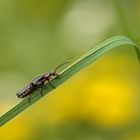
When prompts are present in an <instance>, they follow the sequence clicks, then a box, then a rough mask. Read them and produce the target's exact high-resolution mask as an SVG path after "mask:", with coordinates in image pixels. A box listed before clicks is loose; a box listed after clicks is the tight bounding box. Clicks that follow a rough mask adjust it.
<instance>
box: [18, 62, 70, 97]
mask: <svg viewBox="0 0 140 140" xmlns="http://www.w3.org/2000/svg"><path fill="white" fill-rule="evenodd" d="M66 63H69V62H65V63H63V64H60V65H59V66H58V67H56V68H55V70H51V71H49V72H46V73H44V74H40V75H38V76H37V77H35V78H34V79H32V80H31V81H30V82H28V83H27V84H26V85H25V86H24V87H23V88H21V89H20V90H19V91H18V92H17V93H16V95H17V97H18V98H24V97H27V96H28V97H30V96H31V94H32V93H33V91H34V90H36V89H37V88H41V91H42V86H43V85H44V84H45V82H46V81H48V83H49V84H50V86H51V87H52V88H55V87H54V86H53V85H52V84H51V83H50V79H51V78H52V77H53V76H58V73H57V72H56V70H57V69H58V68H59V67H61V66H63V65H64V64H66ZM41 95H42V92H41Z"/></svg>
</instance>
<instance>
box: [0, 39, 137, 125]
mask: <svg viewBox="0 0 140 140" xmlns="http://www.w3.org/2000/svg"><path fill="white" fill-rule="evenodd" d="M120 45H121V46H122V45H130V46H134V47H135V48H136V51H137V52H136V53H137V55H138V59H139V61H140V48H139V47H138V46H137V45H136V44H135V43H133V42H132V41H131V40H130V39H129V38H127V37H125V36H116V37H112V38H110V39H108V40H106V41H104V42H103V43H101V44H99V45H97V46H96V47H94V48H93V49H91V50H90V51H89V52H87V53H86V54H84V55H83V56H82V57H81V58H79V59H78V60H77V61H76V62H74V63H73V64H72V65H70V66H69V67H68V68H66V69H65V70H64V71H62V72H61V73H60V76H59V77H56V78H54V79H53V80H52V81H51V83H52V84H53V85H55V86H58V85H60V84H62V83H63V82H64V81H65V80H67V79H68V78H70V77H71V76H72V75H74V74H75V73H76V72H78V71H79V70H80V69H82V68H84V67H86V66H87V65H89V64H91V63H92V62H93V61H95V60H96V59H97V58H99V57H100V56H102V55H103V54H104V53H106V52H108V51H109V50H111V49H113V48H115V47H117V46H120ZM51 90H53V89H52V88H51V87H50V86H49V84H48V83H46V84H45V85H44V87H43V93H44V95H46V94H48V93H49V92H50V91H51ZM39 92H40V90H36V91H34V93H33V95H32V97H31V100H30V103H29V100H28V99H27V98H25V99H24V100H22V101H21V102H20V103H18V104H17V105H15V106H14V107H12V108H11V109H10V110H9V111H7V112H6V113H4V114H2V115H1V116H0V126H2V125H4V124H5V123H7V122H8V121H9V120H11V119H12V118H13V117H15V116H16V115H18V114H19V113H21V112H22V111H24V110H25V109H26V108H28V107H29V106H31V105H32V104H33V103H35V102H36V101H38V100H39V99H40V98H42V97H41V96H40V94H39Z"/></svg>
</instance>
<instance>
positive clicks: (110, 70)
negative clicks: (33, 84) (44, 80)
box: [0, 0, 140, 140]
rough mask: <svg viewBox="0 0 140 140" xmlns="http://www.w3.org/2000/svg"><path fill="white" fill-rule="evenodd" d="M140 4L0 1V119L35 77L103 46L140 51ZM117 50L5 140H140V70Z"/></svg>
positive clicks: (2, 135) (123, 0)
mask: <svg viewBox="0 0 140 140" xmlns="http://www.w3.org/2000/svg"><path fill="white" fill-rule="evenodd" d="M139 7H140V1H139V0H133V1H132V0H131V1H128V0H40V1H37V0H1V1H0V113H1V114H2V113H4V112H5V111H7V110H8V109H9V108H11V107H12V106H14V105H15V104H16V103H18V102H20V101H21V100H20V99H17V97H16V95H15V93H16V91H17V90H18V89H20V88H21V87H22V86H23V85H24V84H25V83H26V82H28V81H29V80H31V79H32V78H33V77H35V76H36V75H38V74H40V73H43V72H45V71H48V70H49V69H53V68H55V67H56V66H57V65H58V64H60V63H61V62H63V61H64V60H66V59H67V58H72V59H71V62H74V61H75V60H76V59H77V58H79V57H80V56H81V55H82V54H84V53H85V52H87V51H88V50H90V49H91V48H92V47H94V46H96V45H97V44H98V43H100V42H102V41H104V40H105V39H107V38H109V37H112V36H115V35H125V36H128V37H129V38H131V39H132V40H133V41H134V42H136V43H137V44H140V28H139V25H140V8H139ZM139 68H140V67H139V62H138V60H137V57H136V55H135V51H134V49H133V48H132V47H128V46H124V47H118V48H116V49H114V50H111V51H110V52H108V53H106V54H105V55H104V56H102V57H101V58H100V59H98V60H97V61H96V62H95V63H93V64H92V65H90V66H88V67H87V68H85V69H83V70H82V71H81V72H79V73H77V74H76V75H75V76H73V77H72V78H71V79H69V80H68V81H66V82H65V83H64V84H62V85H61V86H60V87H58V88H57V89H56V90H53V91H52V92H51V93H50V94H48V95H47V96H45V97H44V98H43V99H41V100H40V101H39V102H37V103H36V104H34V105H33V106H31V107H30V108H29V109H27V110H26V111H24V112H23V113H21V114H20V115H18V116H17V117H16V118H14V119H13V120H11V121H10V122H8V123H7V124H6V125H4V126H3V127H1V128H0V140H4V139H6V140H115V139H116V140H140V133H139V132H140V109H139V106H140V89H139V83H140V70H139Z"/></svg>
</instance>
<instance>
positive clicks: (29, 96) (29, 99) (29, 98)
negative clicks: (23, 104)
mask: <svg viewBox="0 0 140 140" xmlns="http://www.w3.org/2000/svg"><path fill="white" fill-rule="evenodd" d="M28 101H29V104H30V103H31V95H28Z"/></svg>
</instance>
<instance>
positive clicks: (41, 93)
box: [40, 86, 43, 97]
mask: <svg viewBox="0 0 140 140" xmlns="http://www.w3.org/2000/svg"><path fill="white" fill-rule="evenodd" d="M42 89H43V86H41V87H40V95H41V97H43V91H42Z"/></svg>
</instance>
